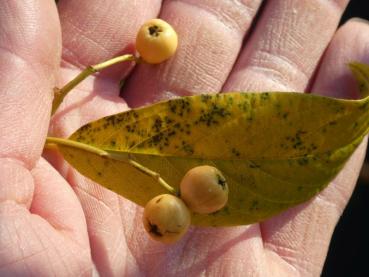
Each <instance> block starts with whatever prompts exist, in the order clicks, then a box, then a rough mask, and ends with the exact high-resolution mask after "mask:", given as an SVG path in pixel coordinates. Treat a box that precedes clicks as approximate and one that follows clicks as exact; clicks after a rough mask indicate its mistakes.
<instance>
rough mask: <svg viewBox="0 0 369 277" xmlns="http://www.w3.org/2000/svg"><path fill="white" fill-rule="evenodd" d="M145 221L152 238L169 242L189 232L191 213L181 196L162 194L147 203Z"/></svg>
mask: <svg viewBox="0 0 369 277" xmlns="http://www.w3.org/2000/svg"><path fill="white" fill-rule="evenodd" d="M143 223H144V227H145V229H146V231H147V232H148V233H149V235H150V237H151V238H153V239H154V240H157V241H160V242H163V243H168V244H169V243H174V242H176V241H178V240H179V239H181V238H182V236H183V235H184V234H185V233H186V232H187V230H188V227H189V226H190V224H191V214H190V211H189V210H188V208H187V207H186V205H185V203H184V202H183V201H182V200H181V199H180V198H178V197H176V196H174V195H171V194H162V195H158V196H156V197H154V198H153V199H151V200H150V201H149V202H148V203H147V204H146V206H145V210H144V214H143Z"/></svg>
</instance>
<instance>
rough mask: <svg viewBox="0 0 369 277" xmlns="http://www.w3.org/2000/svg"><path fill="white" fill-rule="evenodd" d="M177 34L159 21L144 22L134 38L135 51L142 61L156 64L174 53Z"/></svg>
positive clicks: (166, 24)
mask: <svg viewBox="0 0 369 277" xmlns="http://www.w3.org/2000/svg"><path fill="white" fill-rule="evenodd" d="M177 45H178V37H177V33H176V32H175V31H174V29H173V28H172V26H171V25H169V24H168V23H167V22H165V21H164V20H161V19H157V18H156V19H151V20H149V21H147V22H145V23H144V24H143V25H142V26H141V28H140V29H139V31H138V33H137V36H136V49H137V51H138V53H140V56H141V58H142V60H144V61H145V62H147V63H151V64H157V63H161V62H163V61H165V60H167V59H169V58H170V57H171V56H173V54H174V53H175V52H176V49H177Z"/></svg>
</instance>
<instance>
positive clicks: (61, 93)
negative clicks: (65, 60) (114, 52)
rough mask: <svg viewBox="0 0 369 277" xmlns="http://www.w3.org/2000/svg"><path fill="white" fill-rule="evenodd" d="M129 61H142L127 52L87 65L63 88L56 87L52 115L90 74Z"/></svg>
mask: <svg viewBox="0 0 369 277" xmlns="http://www.w3.org/2000/svg"><path fill="white" fill-rule="evenodd" d="M127 61H140V60H139V58H136V57H135V56H133V55H131V54H127V55H122V56H119V57H115V58H113V59H110V60H107V61H105V62H102V63H99V64H95V65H90V66H88V67H86V68H85V69H84V70H83V71H82V72H81V73H80V74H78V75H77V76H76V77H75V78H74V79H73V80H71V81H70V82H69V83H67V84H66V85H65V86H64V87H62V88H61V89H59V88H54V100H53V106H52V110H51V115H53V114H54V113H55V112H56V110H57V109H58V107H59V106H60V104H61V103H62V102H63V99H64V97H65V96H66V95H67V94H68V92H70V91H71V90H72V89H73V88H75V87H76V86H77V85H78V84H79V83H81V82H82V81H83V80H84V79H86V78H87V77H88V76H90V75H92V74H94V73H96V72H98V71H101V70H102V69H104V68H107V67H109V66H112V65H114V64H117V63H121V62H127Z"/></svg>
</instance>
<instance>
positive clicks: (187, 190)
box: [180, 165, 228, 214]
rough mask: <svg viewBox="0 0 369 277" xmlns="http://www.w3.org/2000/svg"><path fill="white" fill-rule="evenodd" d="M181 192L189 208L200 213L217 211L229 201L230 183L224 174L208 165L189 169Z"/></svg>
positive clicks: (182, 182) (183, 180)
mask: <svg viewBox="0 0 369 277" xmlns="http://www.w3.org/2000/svg"><path fill="white" fill-rule="evenodd" d="M180 193H181V198H182V199H183V201H184V202H185V203H186V205H187V206H188V208H189V209H190V210H191V211H193V212H195V213H199V214H209V213H213V212H216V211H218V210H220V209H221V208H223V207H224V206H225V205H226V204H227V201H228V185H227V183H226V181H225V178H224V176H223V174H222V173H221V172H220V171H219V170H218V169H217V168H215V167H212V166H208V165H203V166H198V167H194V168H192V169H191V170H189V171H188V172H187V173H186V175H185V176H184V177H183V179H182V181H181V184H180Z"/></svg>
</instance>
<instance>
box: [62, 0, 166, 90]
mask: <svg viewBox="0 0 369 277" xmlns="http://www.w3.org/2000/svg"><path fill="white" fill-rule="evenodd" d="M160 6H161V0H154V1H152V0H144V1H130V0H108V1H99V0H80V1H74V0H61V1H59V3H58V9H59V13H60V21H61V24H62V32H63V62H64V63H63V65H64V67H67V68H75V67H77V68H79V69H81V68H84V67H86V66H88V65H93V64H97V63H100V62H103V61H105V60H107V59H110V58H112V57H114V56H117V55H120V54H128V53H133V52H134V41H135V36H136V32H137V30H138V28H139V27H140V25H141V24H142V23H143V22H144V21H145V20H147V19H150V18H153V17H156V15H157V14H158V12H159V9H160ZM131 66H132V64H130V65H127V63H125V64H122V65H117V66H113V68H112V69H111V70H106V71H104V73H103V74H102V75H103V76H104V77H107V76H108V77H110V78H111V79H113V81H114V82H115V83H116V84H118V82H119V79H120V78H121V76H122V74H123V73H122V72H126V73H127V71H128V69H129V68H130V67H131ZM117 92H118V86H117Z"/></svg>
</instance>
